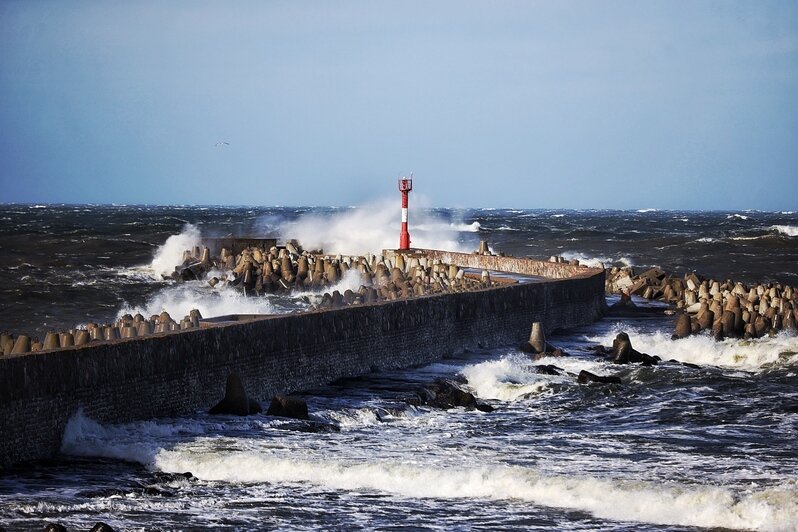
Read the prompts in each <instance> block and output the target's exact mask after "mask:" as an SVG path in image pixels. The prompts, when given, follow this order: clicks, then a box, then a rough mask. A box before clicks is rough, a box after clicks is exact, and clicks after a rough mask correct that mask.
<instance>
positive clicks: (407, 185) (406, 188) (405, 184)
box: [399, 172, 413, 249]
mask: <svg viewBox="0 0 798 532" xmlns="http://www.w3.org/2000/svg"><path fill="white" fill-rule="evenodd" d="M411 190H413V173H412V172H410V177H400V178H399V192H401V193H402V232H401V233H399V249H410V233H409V232H408V231H407V197H408V196H409V195H410V191H411Z"/></svg>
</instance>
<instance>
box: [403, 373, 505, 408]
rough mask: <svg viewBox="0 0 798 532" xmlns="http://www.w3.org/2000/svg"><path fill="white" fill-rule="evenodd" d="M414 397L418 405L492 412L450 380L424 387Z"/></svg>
mask: <svg viewBox="0 0 798 532" xmlns="http://www.w3.org/2000/svg"><path fill="white" fill-rule="evenodd" d="M416 396H417V399H418V403H419V404H423V405H427V406H431V407H434V408H442V409H444V410H448V409H450V408H457V407H462V408H465V409H466V410H474V409H476V410H479V411H481V412H492V411H493V410H494V409H493V407H492V406H490V405H486V404H484V403H479V402H477V398H476V397H474V394H472V393H471V392H467V391H465V390H463V389H462V388H460V386H459V385H458V384H457V383H455V382H453V381H450V380H438V381H435V382H434V383H433V384H429V385H427V386H424V388H422V389H421V390H419V391H418V392H417V394H416ZM412 402H413V401H411V404H412Z"/></svg>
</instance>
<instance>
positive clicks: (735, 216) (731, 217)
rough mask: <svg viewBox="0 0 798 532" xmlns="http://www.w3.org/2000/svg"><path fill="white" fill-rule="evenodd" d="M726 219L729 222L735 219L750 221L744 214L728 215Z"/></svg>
mask: <svg viewBox="0 0 798 532" xmlns="http://www.w3.org/2000/svg"><path fill="white" fill-rule="evenodd" d="M726 219H727V220H733V219H737V220H747V219H748V216H746V215H744V214H727V215H726Z"/></svg>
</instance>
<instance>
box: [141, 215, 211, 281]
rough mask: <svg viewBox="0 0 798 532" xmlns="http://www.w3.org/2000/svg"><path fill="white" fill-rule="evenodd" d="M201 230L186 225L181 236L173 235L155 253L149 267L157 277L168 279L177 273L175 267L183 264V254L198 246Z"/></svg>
mask: <svg viewBox="0 0 798 532" xmlns="http://www.w3.org/2000/svg"><path fill="white" fill-rule="evenodd" d="M199 242H200V230H199V229H198V228H197V226H195V225H192V224H186V225H185V226H184V227H183V230H182V231H181V232H180V234H177V235H172V236H170V237H169V238H167V239H166V242H164V243H163V245H162V246H160V247H159V248H158V249H157V250H156V251H155V256H154V257H153V259H152V262H151V263H150V265H149V268H150V270H151V271H152V272H153V274H154V275H155V276H158V277H161V276H162V277H168V276H170V275H171V274H172V272H174V271H175V266H177V265H179V264H181V263H182V262H183V252H185V251H186V250H187V249H191V248H192V247H193V246H196V245H198V244H199Z"/></svg>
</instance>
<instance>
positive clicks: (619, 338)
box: [610, 332, 660, 366]
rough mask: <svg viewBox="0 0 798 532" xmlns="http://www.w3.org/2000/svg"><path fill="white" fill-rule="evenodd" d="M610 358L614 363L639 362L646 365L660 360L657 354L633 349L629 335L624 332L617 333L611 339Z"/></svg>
mask: <svg viewBox="0 0 798 532" xmlns="http://www.w3.org/2000/svg"><path fill="white" fill-rule="evenodd" d="M610 358H611V359H612V361H613V362H614V363H616V364H629V363H630V362H636V363H637V362H639V363H643V364H644V365H646V366H654V365H656V364H657V363H658V362H659V361H660V358H659V357H657V356H651V355H648V354H646V353H641V352H640V351H637V350H635V349H634V348H633V347H632V341H631V340H630V339H629V335H628V334H626V333H625V332H620V333H618V334H617V335H616V336H615V340H613V341H612V351H611V352H610Z"/></svg>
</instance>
